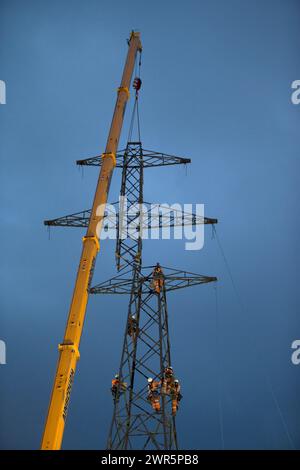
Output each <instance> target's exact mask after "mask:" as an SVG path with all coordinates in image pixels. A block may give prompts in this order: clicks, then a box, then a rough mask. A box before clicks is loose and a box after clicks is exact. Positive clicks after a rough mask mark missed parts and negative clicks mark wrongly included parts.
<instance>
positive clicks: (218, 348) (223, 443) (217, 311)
mask: <svg viewBox="0 0 300 470" xmlns="http://www.w3.org/2000/svg"><path fill="white" fill-rule="evenodd" d="M214 291H215V298H216V355H217V381H218V415H219V426H220V438H221V446H222V450H224V449H225V439H224V413H223V406H222V394H221V392H222V382H221V370H222V368H221V355H220V354H219V352H220V344H219V342H220V341H219V340H220V337H219V302H218V287H217V284H216V285H214Z"/></svg>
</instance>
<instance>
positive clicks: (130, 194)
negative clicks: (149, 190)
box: [45, 142, 217, 449]
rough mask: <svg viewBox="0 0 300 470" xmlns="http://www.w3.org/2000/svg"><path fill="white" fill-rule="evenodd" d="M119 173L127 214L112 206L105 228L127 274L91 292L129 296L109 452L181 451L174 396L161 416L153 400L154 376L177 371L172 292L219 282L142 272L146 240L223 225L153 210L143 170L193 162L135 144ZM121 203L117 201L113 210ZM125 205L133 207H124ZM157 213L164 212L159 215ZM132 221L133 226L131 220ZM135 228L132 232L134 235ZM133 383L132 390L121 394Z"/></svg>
mask: <svg viewBox="0 0 300 470" xmlns="http://www.w3.org/2000/svg"><path fill="white" fill-rule="evenodd" d="M116 157H117V158H116V159H117V165H116V166H117V167H119V168H122V179H121V190H120V209H119V213H118V214H117V217H116V218H114V211H112V210H111V209H109V207H107V210H106V213H105V214H104V226H105V224H110V226H111V225H112V224H115V228H116V229H117V242H116V253H115V254H116V264H117V269H118V270H119V271H120V274H118V275H117V276H115V277H114V278H112V279H110V280H109V281H106V282H102V283H100V284H98V285H96V286H95V287H93V288H91V289H90V293H91V294H127V295H129V305H128V311H127V316H126V324H125V332H124V340H123V347H122V353H121V360H120V365H119V370H118V372H119V373H118V376H119V381H120V384H119V390H118V393H117V396H115V399H114V408H113V417H112V422H111V426H110V430H109V436H108V442H107V447H108V448H109V449H140V448H141V449H177V448H178V442H177V434H176V423H175V416H174V413H172V396H171V395H170V394H167V393H161V396H160V411H159V412H157V411H155V410H153V409H152V407H151V404H150V403H149V401H148V399H147V378H148V377H149V376H151V377H152V378H153V379H154V380H155V381H158V382H163V379H164V371H165V369H166V368H167V367H168V366H170V365H171V352H170V338H169V328H168V309H167V296H166V294H167V292H169V291H173V290H177V289H182V288H184V287H190V286H194V285H199V284H204V283H208V282H213V281H216V278H215V277H209V276H201V275H197V274H193V273H188V272H185V271H181V270H176V269H170V268H166V267H160V266H159V265H157V266H150V267H148V268H142V241H143V235H144V234H145V231H147V230H148V229H153V228H157V229H164V228H166V227H167V226H170V227H182V226H184V225H197V224H215V223H217V220H216V219H210V218H207V217H199V216H196V215H195V214H186V213H184V212H181V211H177V212H179V213H176V211H174V210H171V209H169V208H165V207H164V206H160V205H154V210H153V206H152V210H151V212H149V207H150V204H149V203H146V202H144V200H143V184H144V168H149V167H157V166H159V167H160V166H170V165H178V164H187V163H190V160H189V159H186V158H181V157H175V156H172V155H166V154H163V153H159V152H153V151H149V150H144V149H143V148H142V145H141V142H128V144H127V147H126V149H124V150H122V151H120V152H118V153H117V156H116ZM77 164H79V165H81V166H82V165H87V166H99V165H101V158H100V156H97V157H93V158H88V159H85V160H80V161H77ZM114 205H116V203H115V204H114ZM125 205H126V207H125ZM156 209H157V210H156ZM125 215H126V220H125ZM89 217H90V211H89V210H86V211H82V212H79V213H76V214H71V215H68V216H65V217H60V218H58V219H54V220H51V221H46V222H45V224H46V225H49V226H71V227H85V226H86V225H87V224H88V219H89ZM128 227H130V230H128ZM122 384H126V389H125V390H122V391H121V389H120V387H121V385H122Z"/></svg>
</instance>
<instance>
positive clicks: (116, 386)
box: [111, 374, 127, 403]
mask: <svg viewBox="0 0 300 470" xmlns="http://www.w3.org/2000/svg"><path fill="white" fill-rule="evenodd" d="M126 389H127V384H126V382H121V381H120V378H119V374H116V375H115V377H114V378H113V379H112V381H111V393H112V396H113V399H114V403H115V402H116V401H118V400H119V398H120V396H121V395H122V393H124V392H126Z"/></svg>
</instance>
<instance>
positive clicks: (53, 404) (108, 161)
mask: <svg viewBox="0 0 300 470" xmlns="http://www.w3.org/2000/svg"><path fill="white" fill-rule="evenodd" d="M141 48H142V46H141V41H140V35H139V33H137V32H132V33H131V36H130V39H129V49H128V53H127V58H126V63H125V66H124V70H123V76H122V81H121V85H120V87H119V88H118V94H117V101H116V105H115V110H114V114H113V118H112V123H111V127H110V131H109V135H108V139H107V144H106V148H105V152H104V153H103V154H102V166H101V171H100V175H99V179H98V183H97V187H96V192H95V196H94V202H93V207H92V211H91V217H90V221H89V225H88V228H87V232H86V236H85V237H83V247H82V253H81V258H80V263H79V267H78V272H77V278H76V282H75V287H74V291H73V298H72V302H71V306H70V310H69V317H68V320H67V325H66V331H65V335H64V339H63V342H62V343H61V344H59V346H58V349H59V359H58V365H57V370H56V375H55V380H54V385H53V389H52V395H51V399H50V405H49V410H48V415H47V420H46V424H45V430H44V435H43V439H42V445H41V448H42V449H43V450H58V449H60V448H61V443H62V439H63V433H64V428H65V421H66V416H67V409H68V404H69V400H70V394H71V388H72V383H73V380H74V375H75V370H76V364H77V361H78V359H79V356H80V355H79V344H80V338H81V334H82V329H83V324H84V318H85V313H86V306H87V301H88V289H89V286H90V283H91V280H92V276H93V268H94V264H95V259H96V256H97V253H98V251H99V248H100V245H99V237H100V233H101V228H102V224H103V216H104V211H105V205H106V202H107V197H108V191H109V186H110V180H111V177H112V173H113V170H114V167H115V165H116V152H117V147H118V142H119V138H120V134H121V129H122V124H123V117H124V112H125V107H126V102H127V100H128V98H129V88H130V83H131V78H132V73H133V69H134V64H135V58H136V54H137V52H138V51H141Z"/></svg>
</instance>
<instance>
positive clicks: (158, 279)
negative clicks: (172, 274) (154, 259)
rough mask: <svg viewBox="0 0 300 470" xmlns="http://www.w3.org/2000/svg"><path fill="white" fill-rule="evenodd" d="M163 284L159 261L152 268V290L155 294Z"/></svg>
mask: <svg viewBox="0 0 300 470" xmlns="http://www.w3.org/2000/svg"><path fill="white" fill-rule="evenodd" d="M163 285H164V276H163V272H162V269H161V267H160V265H159V263H157V264H156V266H155V268H154V270H153V287H154V290H155V292H156V293H157V294H159V293H160V291H161V289H162V287H163Z"/></svg>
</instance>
